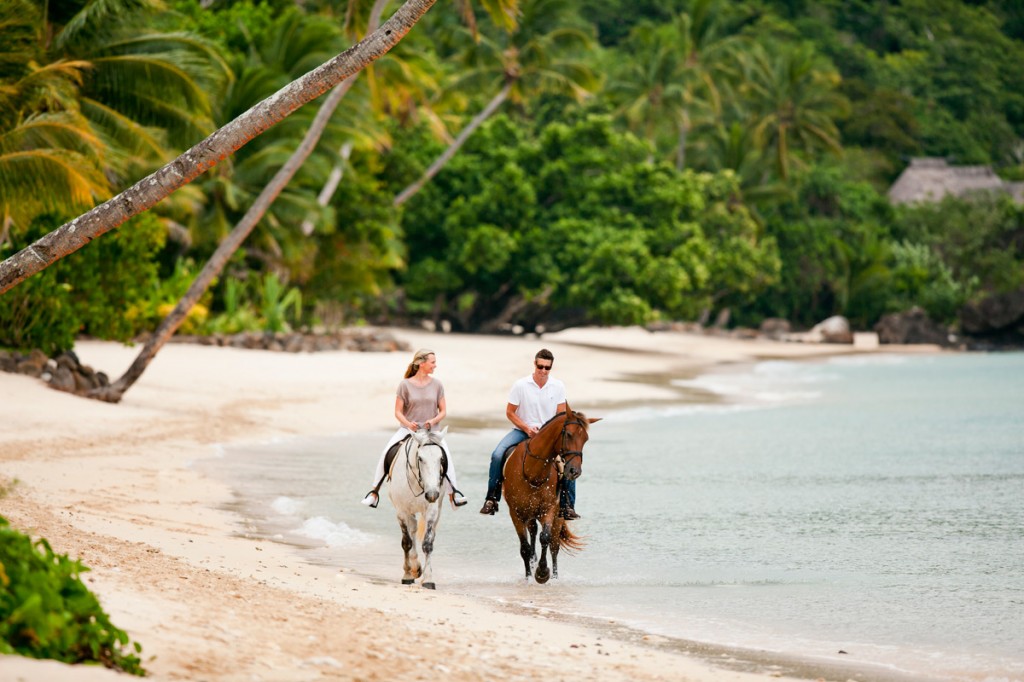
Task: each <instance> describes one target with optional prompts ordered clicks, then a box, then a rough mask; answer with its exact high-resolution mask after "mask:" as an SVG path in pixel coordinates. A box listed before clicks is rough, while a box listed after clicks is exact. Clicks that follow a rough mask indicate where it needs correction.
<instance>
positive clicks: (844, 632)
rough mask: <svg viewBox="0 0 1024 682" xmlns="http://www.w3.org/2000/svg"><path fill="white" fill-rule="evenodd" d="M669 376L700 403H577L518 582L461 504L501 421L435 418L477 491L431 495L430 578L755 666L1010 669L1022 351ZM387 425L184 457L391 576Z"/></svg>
mask: <svg viewBox="0 0 1024 682" xmlns="http://www.w3.org/2000/svg"><path fill="white" fill-rule="evenodd" d="M569 388H570V391H571V386H570V387H569ZM681 388H684V389H689V390H691V391H692V392H693V394H694V395H699V396H700V395H702V396H705V397H706V398H707V402H705V403H698V404H693V403H689V402H688V403H687V404H685V405H684V404H681V405H678V406H664V405H660V406H638V407H635V408H632V409H628V410H618V411H613V412H606V413H599V411H596V410H591V411H590V413H589V416H592V417H593V416H601V417H603V420H602V421H601V422H599V423H597V424H595V425H593V426H592V428H591V439H590V442H589V443H588V444H587V446H586V449H585V458H584V467H583V469H584V473H583V477H582V478H581V479H580V481H579V493H578V495H579V499H578V502H577V511H579V512H580V513H581V514H582V515H583V519H581V520H580V521H578V522H576V523H575V524H574V529H575V530H576V532H577V533H579V534H582V535H584V536H585V537H586V541H587V546H586V548H585V549H584V550H583V551H582V552H580V553H578V554H576V555H566V553H565V552H563V553H562V555H561V557H560V561H559V569H560V570H559V573H560V577H559V578H558V579H557V580H552V581H551V582H550V583H549V584H547V585H537V584H536V583H534V582H532V581H526V580H524V579H523V566H522V561H521V560H520V558H519V549H518V539H517V538H516V536H515V532H514V530H513V528H512V523H511V521H510V520H509V519H508V516H507V513H506V510H505V508H504V505H503V507H502V511H501V512H500V513H499V515H498V516H495V517H484V516H481V515H479V514H478V513H477V509H478V508H479V506H480V504H481V503H482V498H483V492H484V490H485V488H486V475H487V470H486V467H487V460H488V455H489V453H490V450H491V449H492V448H493V446H494V444H495V443H496V442H497V441H498V439H499V438H500V437H501V435H502V434H503V433H504V429H490V430H488V429H485V430H477V431H465V432H459V431H455V432H453V433H450V434H449V443H450V445H451V447H452V450H453V455H454V457H455V458H456V461H457V463H458V471H459V478H460V481H459V482H460V488H461V489H462V490H463V491H464V492H465V493H466V494H467V496H468V497H469V498H470V504H469V505H467V506H466V507H463V508H462V509H459V510H452V508H451V507H450V506H447V505H446V507H445V510H444V512H443V516H442V521H441V526H440V529H439V531H438V536H437V541H436V546H435V552H434V571H435V580H436V582H437V584H438V589H439V590H442V591H449V592H455V593H460V594H466V595H471V596H474V597H478V598H480V599H484V600H489V601H491V602H493V603H494V604H495V605H499V606H501V607H504V608H515V609H525V610H529V611H531V612H534V613H538V614H542V615H544V616H547V617H552V618H567V619H581V618H585V619H591V620H590V622H592V623H594V624H603V625H604V626H605V627H613V628H620V629H621V632H625V633H627V636H628V633H632V634H635V635H636V636H640V635H642V634H644V633H647V634H649V635H659V636H660V637H658V638H656V639H657V641H659V642H663V643H667V644H664V645H667V646H677V647H679V648H681V649H684V650H688V651H690V652H692V653H696V654H698V655H703V656H706V657H708V658H710V659H712V660H716V661H719V662H722V663H723V664H729V665H734V666H737V667H745V668H748V669H749V668H754V669H761V670H765V669H777V670H782V671H784V672H786V671H789V672H792V671H797V672H799V671H800V670H801V669H804V670H805V671H806V670H807V669H809V670H811V671H816V670H817V671H822V670H823V671H826V672H825V673H821V672H812V673H809V674H811V675H812V676H817V675H818V674H826V673H828V671H832V673H833V674H835V675H838V673H836V672H835V671H839V670H842V671H844V672H843V673H842V676H840V679H846V678H847V677H850V678H855V679H859V680H865V679H880V680H885V679H894V680H895V679H932V680H992V681H993V682H995V681H998V680H1024V353H1004V354H988V355H981V354H970V355H966V354H956V355H937V356H936V355H929V356H902V355H891V356H889V355H871V356H862V357H856V358H843V359H833V360H829V361H823V362H815V363H808V362H801V363H795V362H783V361H778V362H776V361H773V362H763V363H760V364H758V365H755V366H753V367H747V368H744V369H742V370H734V371H731V372H718V373H714V374H709V375H705V376H702V377H699V378H697V379H695V380H693V381H689V382H682V383H681ZM572 397H573V398H574V401H575V402H576V403H577V404H581V403H584V402H586V398H585V397H584V396H572ZM503 400H504V396H494V403H495V413H496V414H500V411H501V407H502V405H503ZM451 407H452V410H453V412H457V409H458V406H454V405H453V406H451ZM382 409H387V408H386V406H382ZM388 435H389V433H387V432H380V433H371V434H358V435H355V434H338V435H337V436H332V437H330V438H318V439H296V440H288V441H278V442H273V443H262V444H258V445H251V446H246V447H235V448H230V449H227V450H225V452H224V454H223V456H221V457H218V458H212V459H209V460H206V461H203V462H200V463H197V466H198V467H199V468H201V469H202V470H204V471H205V472H207V473H208V474H210V475H213V476H216V477H218V478H221V479H223V480H225V481H227V482H228V483H229V485H231V487H232V488H233V490H234V491H235V493H236V496H237V503H236V504H235V505H234V507H233V508H234V509H236V510H237V511H239V512H240V513H241V514H242V516H243V517H244V519H245V525H244V527H243V528H241V529H240V532H244V533H246V534H249V535H254V536H258V537H263V538H269V539H273V540H277V541H280V542H286V543H289V544H292V545H294V547H295V552H296V554H297V557H299V558H300V559H301V560H304V561H310V562H315V563H321V564H326V565H332V566H338V567H344V568H345V569H346V570H352V571H356V572H358V573H362V574H364V575H367V576H369V577H370V578H371V579H373V580H379V581H387V582H398V581H399V579H400V578H401V573H402V551H401V548H400V545H399V538H400V536H399V531H398V525H397V523H396V521H395V518H394V514H393V512H392V509H391V507H390V503H389V501H388V500H387V497H386V495H385V496H384V497H383V499H382V501H381V504H380V507H379V508H378V509H376V510H370V509H367V508H366V507H363V506H362V505H360V504H359V500H360V499H361V498H362V496H363V494H364V493H365V492H366V490H368V489H369V487H370V486H369V479H370V477H371V474H372V468H373V465H374V464H375V462H376V457H377V455H378V453H379V448H380V447H382V444H383V443H384V442H385V440H386V439H387V437H388ZM620 634H621V633H620ZM662 638H663V639H662ZM807 666H810V667H809V668H807Z"/></svg>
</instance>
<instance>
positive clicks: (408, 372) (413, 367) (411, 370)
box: [405, 348, 434, 379]
mask: <svg viewBox="0 0 1024 682" xmlns="http://www.w3.org/2000/svg"><path fill="white" fill-rule="evenodd" d="M431 355H434V351H432V350H428V349H427V348H420V349H419V350H418V351H416V354H415V355H413V356H412V362H410V363H409V366H408V367H406V368H405V378H406V379H408V378H409V377H411V376H413V375H415V374H416V372H418V371H420V365H422V364H423V361H424V360H426V359H427V358H428V357H430V356H431Z"/></svg>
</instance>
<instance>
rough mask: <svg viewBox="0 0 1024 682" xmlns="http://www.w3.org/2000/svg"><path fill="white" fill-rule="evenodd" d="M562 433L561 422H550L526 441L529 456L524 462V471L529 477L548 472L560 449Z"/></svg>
mask: <svg viewBox="0 0 1024 682" xmlns="http://www.w3.org/2000/svg"><path fill="white" fill-rule="evenodd" d="M561 433H562V427H561V423H559V422H553V421H552V422H548V423H547V424H546V425H545V426H544V428H542V429H541V430H540V432H538V433H537V435H535V436H534V437H533V438H531V439H529V440H528V441H527V442H526V447H527V453H528V455H529V456H527V457H526V461H525V462H524V463H523V472H524V473H525V474H526V475H527V476H528V477H529V478H537V477H540V476H543V475H544V474H545V472H547V470H548V468H549V467H550V466H551V460H553V459H554V458H555V453H556V451H557V450H558V437H559V436H560V435H561Z"/></svg>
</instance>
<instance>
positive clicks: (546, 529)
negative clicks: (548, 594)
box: [533, 519, 551, 585]
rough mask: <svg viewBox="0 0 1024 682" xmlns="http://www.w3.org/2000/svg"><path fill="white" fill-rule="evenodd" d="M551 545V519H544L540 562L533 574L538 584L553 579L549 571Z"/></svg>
mask: <svg viewBox="0 0 1024 682" xmlns="http://www.w3.org/2000/svg"><path fill="white" fill-rule="evenodd" d="M550 544H551V519H544V524H543V525H542V526H541V528H540V561H539V562H538V563H537V570H536V572H534V574H533V577H534V578H536V580H537V582H539V583H540V584H542V585H543V584H544V583H546V582H547V581H548V578H550V577H551V571H550V570H548V545H550Z"/></svg>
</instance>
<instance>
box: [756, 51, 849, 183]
mask: <svg viewBox="0 0 1024 682" xmlns="http://www.w3.org/2000/svg"><path fill="white" fill-rule="evenodd" d="M743 63H744V78H743V81H742V84H741V86H740V92H741V94H742V96H743V97H744V98H745V100H746V101H747V102H748V103H749V107H750V114H751V118H752V123H753V130H754V135H755V136H756V138H757V139H758V140H759V141H760V142H761V143H762V144H763V145H765V146H766V147H770V148H772V149H773V150H774V155H775V162H776V166H777V168H778V173H779V175H780V177H782V178H783V179H787V178H789V176H790V168H791V167H792V166H793V164H794V162H798V160H799V156H796V155H795V153H797V154H799V153H801V152H802V153H803V154H804V155H806V156H807V157H808V158H813V155H814V153H815V152H817V151H818V150H819V149H825V150H828V151H831V152H834V153H839V152H841V150H842V147H841V145H840V142H839V131H838V129H837V127H836V124H835V121H836V119H837V118H838V117H840V116H842V115H843V114H844V113H845V110H846V106H847V102H846V100H845V99H844V98H843V97H842V96H841V95H840V94H839V92H838V91H837V87H838V85H839V82H840V80H839V75H838V74H837V73H836V72H835V71H834V70H833V69H832V68H831V67H830V66H829V65H827V64H823V63H822V62H821V60H820V59H819V58H818V57H817V56H816V55H815V53H814V49H813V47H812V46H810V45H807V44H804V45H800V46H795V47H786V48H776V47H767V46H765V45H763V44H758V45H756V46H754V47H752V48H751V49H749V50H747V51H745V52H744V54H743Z"/></svg>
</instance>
